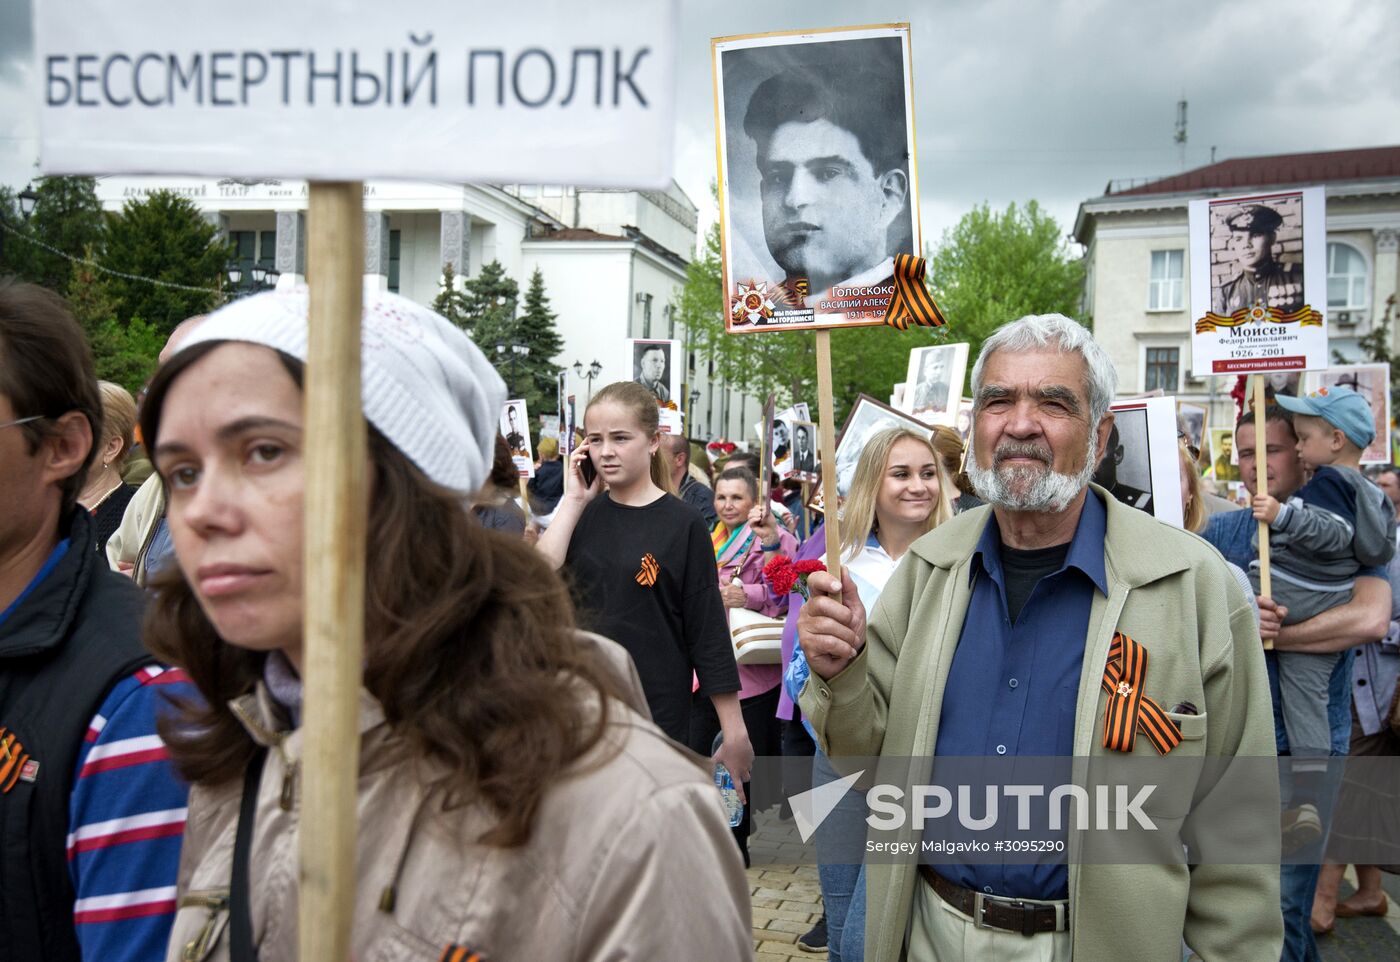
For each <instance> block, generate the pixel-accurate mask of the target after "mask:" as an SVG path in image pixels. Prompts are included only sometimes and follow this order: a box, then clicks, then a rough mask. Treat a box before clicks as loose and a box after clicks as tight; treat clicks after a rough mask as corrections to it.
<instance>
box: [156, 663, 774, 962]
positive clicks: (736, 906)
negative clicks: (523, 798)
mask: <svg viewBox="0 0 1400 962" xmlns="http://www.w3.org/2000/svg"><path fill="white" fill-rule="evenodd" d="M585 637H589V638H591V639H592V640H593V641H595V642H597V643H598V644H600V645H601V646H602V647H603V648H604V650H605V652H606V654H607V656H608V658H609V659H610V660H612V661H613V662H614V663H615V664H616V665H617V666H618V668H619V674H620V676H621V677H623V678H624V679H630V683H631V686H630V698H629V705H627V706H624V705H621V704H614V705H613V706H612V709H611V717H612V721H611V724H610V730H609V732H608V734H607V735H606V736H605V741H606V743H607V744H608V746H610V747H614V748H616V749H618V751H617V753H616V754H615V755H614V756H613V757H612V758H611V759H610V760H608V761H607V762H605V763H604V764H603V765H602V766H601V767H598V768H596V769H594V770H592V771H583V772H582V773H580V774H572V775H561V777H560V779H559V781H558V783H557V785H556V786H555V788H554V789H553V790H552V791H551V792H550V793H549V794H548V795H547V796H546V797H545V799H544V803H543V805H542V806H541V810H540V812H539V815H538V818H537V821H536V827H535V830H534V833H533V836H532V838H531V839H530V841H529V842H528V843H527V844H526V845H524V846H523V847H521V848H519V849H513V850H505V849H500V848H492V847H489V846H485V845H480V844H477V843H475V841H474V839H476V838H478V837H479V836H480V835H481V833H482V832H483V831H484V830H485V829H487V828H488V827H489V826H490V824H491V820H490V817H489V815H488V814H487V813H486V812H485V811H484V809H483V808H481V807H479V806H467V807H465V808H459V809H454V810H453V811H452V812H450V813H449V814H448V815H446V816H441V815H437V814H434V811H435V807H434V805H433V804H431V803H429V802H427V801H426V800H425V798H424V792H423V787H422V780H421V777H420V776H419V773H418V771H417V770H416V769H415V765H414V763H413V762H411V761H409V760H408V759H406V758H405V756H404V751H403V748H402V746H401V743H400V742H399V740H398V739H397V738H396V736H395V735H394V733H393V732H392V731H391V729H390V728H389V726H388V725H387V724H386V723H385V722H384V716H383V711H382V709H381V708H380V707H379V705H378V703H377V702H376V701H375V700H374V699H373V698H372V697H371V696H370V695H369V694H368V693H363V692H362V694H361V708H360V730H361V736H362V741H361V758H360V780H359V785H360V795H359V812H360V829H359V851H358V864H359V882H358V885H357V887H356V901H355V916H354V923H353V930H352V934H351V949H352V953H353V956H354V958H355V959H356V960H358V962H400V960H402V962H407V960H415V962H417V960H422V962H436V960H437V959H438V958H439V957H440V956H442V954H443V950H444V948H446V947H447V946H449V945H460V946H463V947H465V948H466V949H467V950H468V952H469V953H470V952H476V953H479V954H480V955H481V957H482V958H483V959H484V960H486V962H551V960H560V962H563V960H578V962H582V960H598V962H602V960H608V962H626V960H637V962H643V960H645V962H663V960H681V959H697V960H699V959H704V960H712V959H715V960H718V959H723V960H726V962H728V960H731V959H748V958H751V957H752V955H753V947H752V942H751V930H750V907H749V890H748V883H747V880H746V878H745V875H744V868H743V864H742V862H741V860H740V858H739V851H738V848H737V847H736V846H735V845H734V839H733V837H732V835H731V834H730V830H729V825H728V823H727V821H726V819H725V817H724V814H723V810H722V806H721V802H720V796H719V794H718V792H717V791H716V790H715V786H714V783H713V781H712V779H711V778H710V777H709V776H708V774H707V772H706V768H705V767H704V766H703V765H702V764H700V762H699V759H698V757H697V756H694V755H691V754H689V753H686V752H684V751H683V750H682V749H680V748H679V747H677V746H676V745H675V744H674V743H673V742H671V741H669V740H668V739H667V738H666V737H665V736H664V735H663V734H662V733H661V732H660V730H659V729H657V728H656V727H655V726H654V725H653V724H651V722H650V721H649V720H648V718H647V709H646V701H645V699H644V698H643V696H642V692H641V686H640V683H639V682H638V681H637V676H636V670H635V669H634V668H633V667H632V666H631V661H630V659H628V658H627V656H626V654H625V653H624V652H623V650H622V649H621V648H619V647H618V646H617V645H614V644H613V643H612V642H609V641H604V640H603V639H601V638H596V637H595V636H585ZM233 707H234V710H235V712H236V713H237V714H238V715H239V717H240V718H241V719H243V721H244V724H245V725H246V726H247V727H248V730H249V732H250V733H251V734H252V735H253V737H254V738H255V739H256V740H257V741H259V742H260V743H262V744H264V745H268V746H270V747H272V749H273V750H271V751H269V753H268V758H267V764H266V768H265V769H264V771H263V777H262V782H261V787H260V790H259V795H258V814H257V821H256V828H255V831H254V836H253V845H252V849H251V856H250V881H251V884H250V890H251V903H250V908H251V913H252V924H253V939H254V942H255V944H256V945H257V946H258V951H259V955H260V958H261V959H262V960H263V962H283V960H292V959H295V958H296V945H297V855H296V853H297V827H298V824H299V822H300V819H301V814H302V813H301V810H300V803H301V785H300V782H299V780H298V766H299V763H300V759H301V757H302V753H303V750H304V746H303V744H302V733H301V731H300V730H295V731H288V730H286V725H285V723H284V722H282V721H280V717H281V713H280V711H279V710H278V709H277V708H276V707H275V705H274V704H273V703H272V702H271V700H270V698H269V696H268V694H267V691H266V689H265V688H263V687H262V686H261V685H260V686H259V688H258V691H257V693H256V694H254V695H248V696H245V697H244V698H242V699H240V700H239V701H237V702H235V703H234V704H233ZM596 752H597V750H596V749H595V753H596ZM579 761H580V765H579V767H580V769H583V768H585V767H586V766H587V764H588V762H589V761H590V757H585V758H581V759H580V760H579ZM241 792H242V785H241V784H233V785H227V786H222V787H220V788H217V789H212V790H211V789H207V788H195V789H194V790H193V792H192V793H191V795H190V810H189V820H188V823H187V825H186V829H185V841H184V850H183V852H182V853H181V857H180V877H179V910H178V913H177V915H176V919H175V925H174V929H173V931H172V933H171V939H170V948H169V953H168V956H167V958H168V959H169V960H170V962H198V960H204V959H213V960H226V959H228V958H229V939H228V933H227V927H228V919H227V915H228V913H227V896H228V890H229V880H230V875H231V866H232V858H233V842H234V835H235V832H236V830H237V823H238V807H239V797H240V794H241ZM284 799H286V801H287V805H286V806H285V807H284V804H283V800H284ZM390 892H392V897H391V898H389V897H386V896H387V895H388V893H390ZM386 906H387V907H386Z"/></svg>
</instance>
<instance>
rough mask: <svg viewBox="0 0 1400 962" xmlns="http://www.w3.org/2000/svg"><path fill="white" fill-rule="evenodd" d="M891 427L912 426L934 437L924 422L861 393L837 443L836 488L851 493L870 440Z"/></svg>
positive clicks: (923, 433) (911, 427) (925, 435)
mask: <svg viewBox="0 0 1400 962" xmlns="http://www.w3.org/2000/svg"><path fill="white" fill-rule="evenodd" d="M889 428H909V429H910V430H911V431H917V432H919V434H921V435H923V436H924V437H926V438H931V437H932V436H933V430H932V428H930V427H929V426H928V425H927V424H925V423H923V422H922V421H919V420H916V419H915V418H912V417H910V416H909V415H908V414H905V413H904V412H902V411H896V410H895V409H894V408H892V407H890V406H889V405H887V404H881V403H880V402H879V401H877V400H875V399H874V398H873V397H871V396H870V395H868V394H860V395H857V396H856V403H855V404H854V405H853V406H852V407H851V413H850V414H848V415H847V416H846V423H845V424H844V425H842V426H841V434H840V436H839V438H838V440H837V442H836V490H837V492H838V493H839V494H840V495H841V496H842V497H845V496H846V495H847V494H849V493H850V490H851V479H852V478H854V477H855V473H856V463H857V462H858V461H860V453H861V451H863V450H865V444H866V442H867V441H869V440H870V439H871V438H872V437H874V436H875V435H876V434H879V433H880V432H881V431H884V430H887V429H889Z"/></svg>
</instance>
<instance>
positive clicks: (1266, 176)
mask: <svg viewBox="0 0 1400 962" xmlns="http://www.w3.org/2000/svg"><path fill="white" fill-rule="evenodd" d="M1319 184H1320V185H1324V186H1325V187H1326V195H1327V251H1326V257H1327V316H1328V331H1329V339H1330V344H1331V349H1332V350H1333V351H1336V352H1338V353H1340V354H1341V356H1342V357H1343V358H1346V359H1347V361H1362V360H1365V358H1362V356H1361V353H1360V348H1359V346H1358V341H1359V339H1360V338H1361V337H1363V336H1365V335H1366V334H1368V333H1370V331H1371V330H1372V326H1373V325H1374V324H1375V323H1376V321H1377V319H1378V318H1380V317H1382V316H1384V314H1385V309H1386V303H1387V301H1388V300H1389V299H1390V298H1392V297H1395V296H1396V291H1397V274H1398V273H1400V245H1398V244H1397V232H1400V147H1379V148H1373V149H1366V150H1338V151H1328V152H1324V153H1308V154H1283V155H1278V156H1272V157H1240V158H1236V159H1232V160H1225V161H1221V162H1220V163H1215V164H1211V165H1209V166H1207V167H1201V168H1197V169H1195V170H1189V171H1186V172H1184V173H1181V174H1178V175H1175V176H1172V177H1164V178H1160V179H1155V180H1147V181H1134V182H1120V181H1113V182H1111V183H1110V184H1109V185H1108V188H1107V189H1106V190H1105V192H1104V195H1103V196H1102V197H1096V198H1094V199H1092V200H1086V201H1084V202H1083V203H1082V204H1080V206H1079V214H1078V217H1077V218H1076V220H1075V225H1074V235H1073V236H1074V239H1075V240H1076V241H1078V242H1079V243H1080V244H1082V245H1084V248H1085V266H1086V274H1085V289H1084V313H1085V315H1086V316H1087V317H1089V318H1090V319H1091V325H1092V327H1093V331H1094V337H1095V339H1096V340H1098V342H1099V343H1100V344H1102V345H1103V346H1104V347H1105V349H1107V351H1108V352H1109V354H1110V355H1111V356H1112V357H1113V360H1114V363H1115V365H1116V366H1117V368H1118V376H1119V390H1120V392H1121V393H1123V394H1140V393H1144V392H1147V391H1151V390H1153V389H1155V388H1161V389H1162V391H1163V393H1165V394H1174V395H1176V396H1177V397H1179V398H1180V399H1182V400H1183V401H1192V402H1194V403H1197V404H1206V405H1208V406H1209V407H1210V423H1211V425H1212V426H1214V427H1222V426H1225V425H1228V424H1232V423H1233V421H1234V407H1233V402H1232V401H1231V399H1230V398H1229V396H1228V395H1229V392H1230V389H1231V387H1232V386H1233V385H1234V381H1235V379H1234V377H1200V378H1198V377H1193V376H1191V364H1190V353H1191V334H1190V332H1191V324H1192V318H1191V313H1192V312H1191V305H1190V303H1189V301H1190V292H1191V263H1190V260H1191V258H1190V253H1189V244H1188V237H1187V204H1188V203H1189V202H1190V201H1192V200H1195V199H1197V198H1202V197H1217V196H1225V195H1230V194H1243V193H1250V192H1254V191H1261V192H1262V191H1267V190H1272V189H1275V188H1284V189H1289V188H1292V189H1296V188H1299V187H1308V186H1314V185H1319ZM1318 306H1319V307H1320V305H1318ZM1397 315H1400V307H1397V308H1396V309H1395V310H1393V311H1392V315H1391V317H1392V324H1391V338H1392V342H1391V343H1392V346H1393V347H1396V348H1400V331H1397V328H1400V316H1397Z"/></svg>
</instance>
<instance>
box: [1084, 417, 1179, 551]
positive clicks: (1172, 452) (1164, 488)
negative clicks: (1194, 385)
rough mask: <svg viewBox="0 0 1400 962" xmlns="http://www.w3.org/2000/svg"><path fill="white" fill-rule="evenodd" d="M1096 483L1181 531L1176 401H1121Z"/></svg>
mask: <svg viewBox="0 0 1400 962" xmlns="http://www.w3.org/2000/svg"><path fill="white" fill-rule="evenodd" d="M1109 410H1111V411H1112V412H1113V429H1112V430H1111V431H1110V432H1109V435H1108V442H1107V443H1106V444H1105V445H1104V450H1103V455H1102V457H1101V458H1100V460H1099V467H1098V470H1096V471H1095V472H1094V481H1095V483H1097V484H1101V485H1103V486H1104V487H1105V488H1107V489H1108V490H1109V493H1111V494H1112V495H1113V496H1114V497H1115V498H1117V499H1118V500H1119V501H1121V502H1122V503H1123V504H1126V505H1128V506H1129V507H1132V508H1137V509H1138V510H1140V511H1146V512H1147V513H1148V514H1150V515H1152V516H1153V517H1155V518H1157V519H1158V520H1159V521H1165V522H1167V523H1168V524H1174V525H1176V526H1177V527H1178V528H1179V527H1181V526H1182V524H1183V523H1184V518H1183V516H1182V513H1181V473H1180V469H1179V467H1178V462H1179V458H1178V454H1177V436H1176V434H1177V431H1176V398H1172V397H1154V398H1147V399H1146V400H1138V401H1119V402H1118V403H1117V404H1114V405H1112V406H1111V407H1110V408H1109Z"/></svg>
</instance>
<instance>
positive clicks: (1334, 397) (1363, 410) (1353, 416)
mask: <svg viewBox="0 0 1400 962" xmlns="http://www.w3.org/2000/svg"><path fill="white" fill-rule="evenodd" d="M1274 401H1275V402H1277V404H1278V406H1279V407H1281V408H1283V409H1284V410H1285V411H1292V412H1293V413H1294V414H1311V415H1312V416H1313V417H1319V418H1322V420H1324V421H1326V422H1327V423H1328V424H1330V425H1332V426H1333V427H1334V428H1336V429H1337V430H1338V431H1341V432H1342V433H1343V434H1345V435H1346V436H1347V440H1348V441H1350V442H1351V443H1352V444H1354V445H1356V446H1357V447H1358V448H1365V447H1367V446H1368V445H1369V444H1370V443H1371V442H1372V441H1374V440H1375V439H1376V422H1375V419H1374V418H1373V417H1372V416H1371V405H1369V404H1367V403H1366V399H1365V398H1364V397H1362V396H1361V395H1360V394H1357V393H1356V392H1355V391H1353V390H1352V389H1351V388H1349V387H1343V386H1340V385H1338V386H1334V387H1324V388H1318V389H1317V390H1316V391H1313V392H1312V393H1310V394H1309V395H1308V396H1307V397H1289V396H1288V395H1287V394H1275V395H1274Z"/></svg>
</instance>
